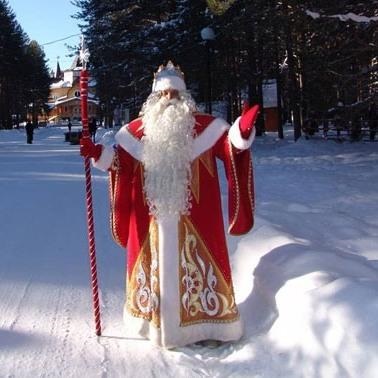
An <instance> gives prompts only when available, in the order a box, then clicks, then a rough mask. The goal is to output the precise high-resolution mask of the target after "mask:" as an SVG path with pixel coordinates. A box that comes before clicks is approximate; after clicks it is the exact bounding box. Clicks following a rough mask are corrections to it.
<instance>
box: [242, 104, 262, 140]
mask: <svg viewBox="0 0 378 378" xmlns="http://www.w3.org/2000/svg"><path fill="white" fill-rule="evenodd" d="M259 109H260V107H259V105H254V106H252V107H250V106H249V104H248V102H247V101H244V104H243V109H242V114H241V118H240V121H239V128H240V133H241V136H242V137H243V138H244V139H248V138H249V137H250V135H251V132H252V130H253V126H254V124H255V122H256V119H257V117H258V115H259Z"/></svg>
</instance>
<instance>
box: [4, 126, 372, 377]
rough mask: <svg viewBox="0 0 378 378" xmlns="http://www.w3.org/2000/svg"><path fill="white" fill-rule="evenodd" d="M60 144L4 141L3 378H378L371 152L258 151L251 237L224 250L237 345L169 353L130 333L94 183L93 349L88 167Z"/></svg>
mask: <svg viewBox="0 0 378 378" xmlns="http://www.w3.org/2000/svg"><path fill="white" fill-rule="evenodd" d="M63 132H64V130H63V129H60V128H58V127H56V128H46V129H40V130H37V131H36V133H35V143H34V144H33V145H26V143H25V136H24V134H23V133H22V132H21V131H20V132H19V131H15V130H12V131H0V198H1V200H0V238H1V247H0V258H1V260H0V314H1V315H0V377H79V376H81V375H82V376H84V375H85V376H88V377H143V378H148V377H193V378H194V377H269V378H270V377H368V378H370V377H371V378H373V377H375V376H376V372H377V371H378V357H377V353H376V351H377V350H378V327H376V322H377V320H376V319H378V270H377V269H378V248H377V245H378V243H377V242H378V227H377V226H378V216H377V211H378V191H377V187H378V186H377V184H378V164H377V163H378V143H356V144H351V143H344V144H336V143H333V142H332V141H328V142H325V141H321V140H313V141H305V140H303V141H302V140H301V141H299V142H298V143H296V144H294V143H292V142H291V140H288V139H286V140H284V141H277V140H276V139H275V137H273V136H266V137H263V138H259V139H258V140H257V141H256V143H255V145H254V152H255V176H256V199H257V209H256V213H257V219H256V225H255V228H254V230H253V231H252V232H251V233H249V234H248V235H245V236H244V237H239V238H229V245H230V253H231V259H232V264H233V272H234V283H235V291H236V295H237V301H238V303H239V304H240V310H241V314H242V317H243V318H244V320H245V323H246V334H245V337H244V338H243V339H242V340H241V341H240V342H239V343H236V344H227V345H223V346H222V347H220V348H218V349H215V350H211V349H207V348H198V347H197V348H195V347H186V348H181V349H178V350H176V351H166V350H162V349H160V348H157V347H155V346H153V345H151V344H150V343H149V342H148V341H144V340H140V339H139V338H137V337H136V336H135V335H133V333H132V330H127V331H125V329H124V326H123V323H122V306H123V301H124V295H125V294H124V290H123V288H124V270H125V268H124V264H125V259H124V253H123V251H122V250H121V249H120V248H118V247H117V246H116V245H115V243H114V242H113V240H112V239H111V235H110V231H109V218H108V213H109V210H108V197H107V192H108V184H107V177H106V175H105V174H103V173H101V172H99V171H95V170H94V171H92V174H93V195H94V205H95V227H96V245H97V259H98V267H99V282H100V287H101V304H102V306H101V311H102V320H103V336H102V337H100V338H98V337H96V336H95V335H94V324H93V315H92V303H91V292H90V289H89V268H88V257H87V253H88V252H87V239H86V237H87V236H86V223H85V222H86V218H85V207H84V175H83V164H82V159H81V158H80V156H79V155H78V147H77V146H71V145H69V144H67V143H65V142H64V136H63ZM224 208H226V204H225V207H224Z"/></svg>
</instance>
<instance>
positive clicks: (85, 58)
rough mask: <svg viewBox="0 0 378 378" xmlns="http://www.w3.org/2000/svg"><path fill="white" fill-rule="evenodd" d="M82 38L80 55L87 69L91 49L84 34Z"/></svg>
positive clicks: (84, 67)
mask: <svg viewBox="0 0 378 378" xmlns="http://www.w3.org/2000/svg"><path fill="white" fill-rule="evenodd" d="M80 39H81V43H80V45H81V49H80V55H79V57H80V60H81V62H82V64H83V69H84V70H85V69H86V68H87V63H88V62H89V57H90V55H91V54H90V53H89V50H88V49H87V47H86V44H85V40H84V36H83V35H82V36H81V38H80Z"/></svg>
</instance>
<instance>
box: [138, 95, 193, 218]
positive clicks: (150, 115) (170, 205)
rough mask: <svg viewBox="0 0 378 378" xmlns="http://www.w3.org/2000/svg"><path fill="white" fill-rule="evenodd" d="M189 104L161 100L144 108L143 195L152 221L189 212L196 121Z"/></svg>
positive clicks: (187, 100)
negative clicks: (153, 218) (152, 218)
mask: <svg viewBox="0 0 378 378" xmlns="http://www.w3.org/2000/svg"><path fill="white" fill-rule="evenodd" d="M191 105H192V100H190V99H185V98H184V99H173V100H169V101H168V100H167V99H165V98H164V97H162V98H159V99H156V98H155V99H151V101H150V102H148V101H147V103H146V106H145V107H144V109H143V111H144V115H143V127H144V136H143V138H142V140H143V155H142V162H143V164H144V191H145V194H146V198H147V203H148V206H149V210H150V213H151V214H152V215H153V216H154V217H155V218H160V219H162V218H164V217H166V216H169V215H179V214H187V213H188V212H189V210H190V189H189V183H190V180H191V157H192V150H193V136H194V135H193V134H194V123H195V119H194V117H193V115H192V111H193V108H192V106H191Z"/></svg>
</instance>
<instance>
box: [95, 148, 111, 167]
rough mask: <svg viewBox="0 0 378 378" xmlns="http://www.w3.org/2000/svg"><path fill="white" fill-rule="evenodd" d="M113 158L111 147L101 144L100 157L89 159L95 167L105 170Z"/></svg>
mask: <svg viewBox="0 0 378 378" xmlns="http://www.w3.org/2000/svg"><path fill="white" fill-rule="evenodd" d="M113 158H114V149H113V147H112V146H104V145H103V146H102V152H101V156H100V158H99V159H98V160H97V161H95V160H94V159H91V160H92V165H93V166H94V167H95V168H98V169H100V170H101V171H107V170H108V169H109V168H110V166H111V165H112V161H113Z"/></svg>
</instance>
